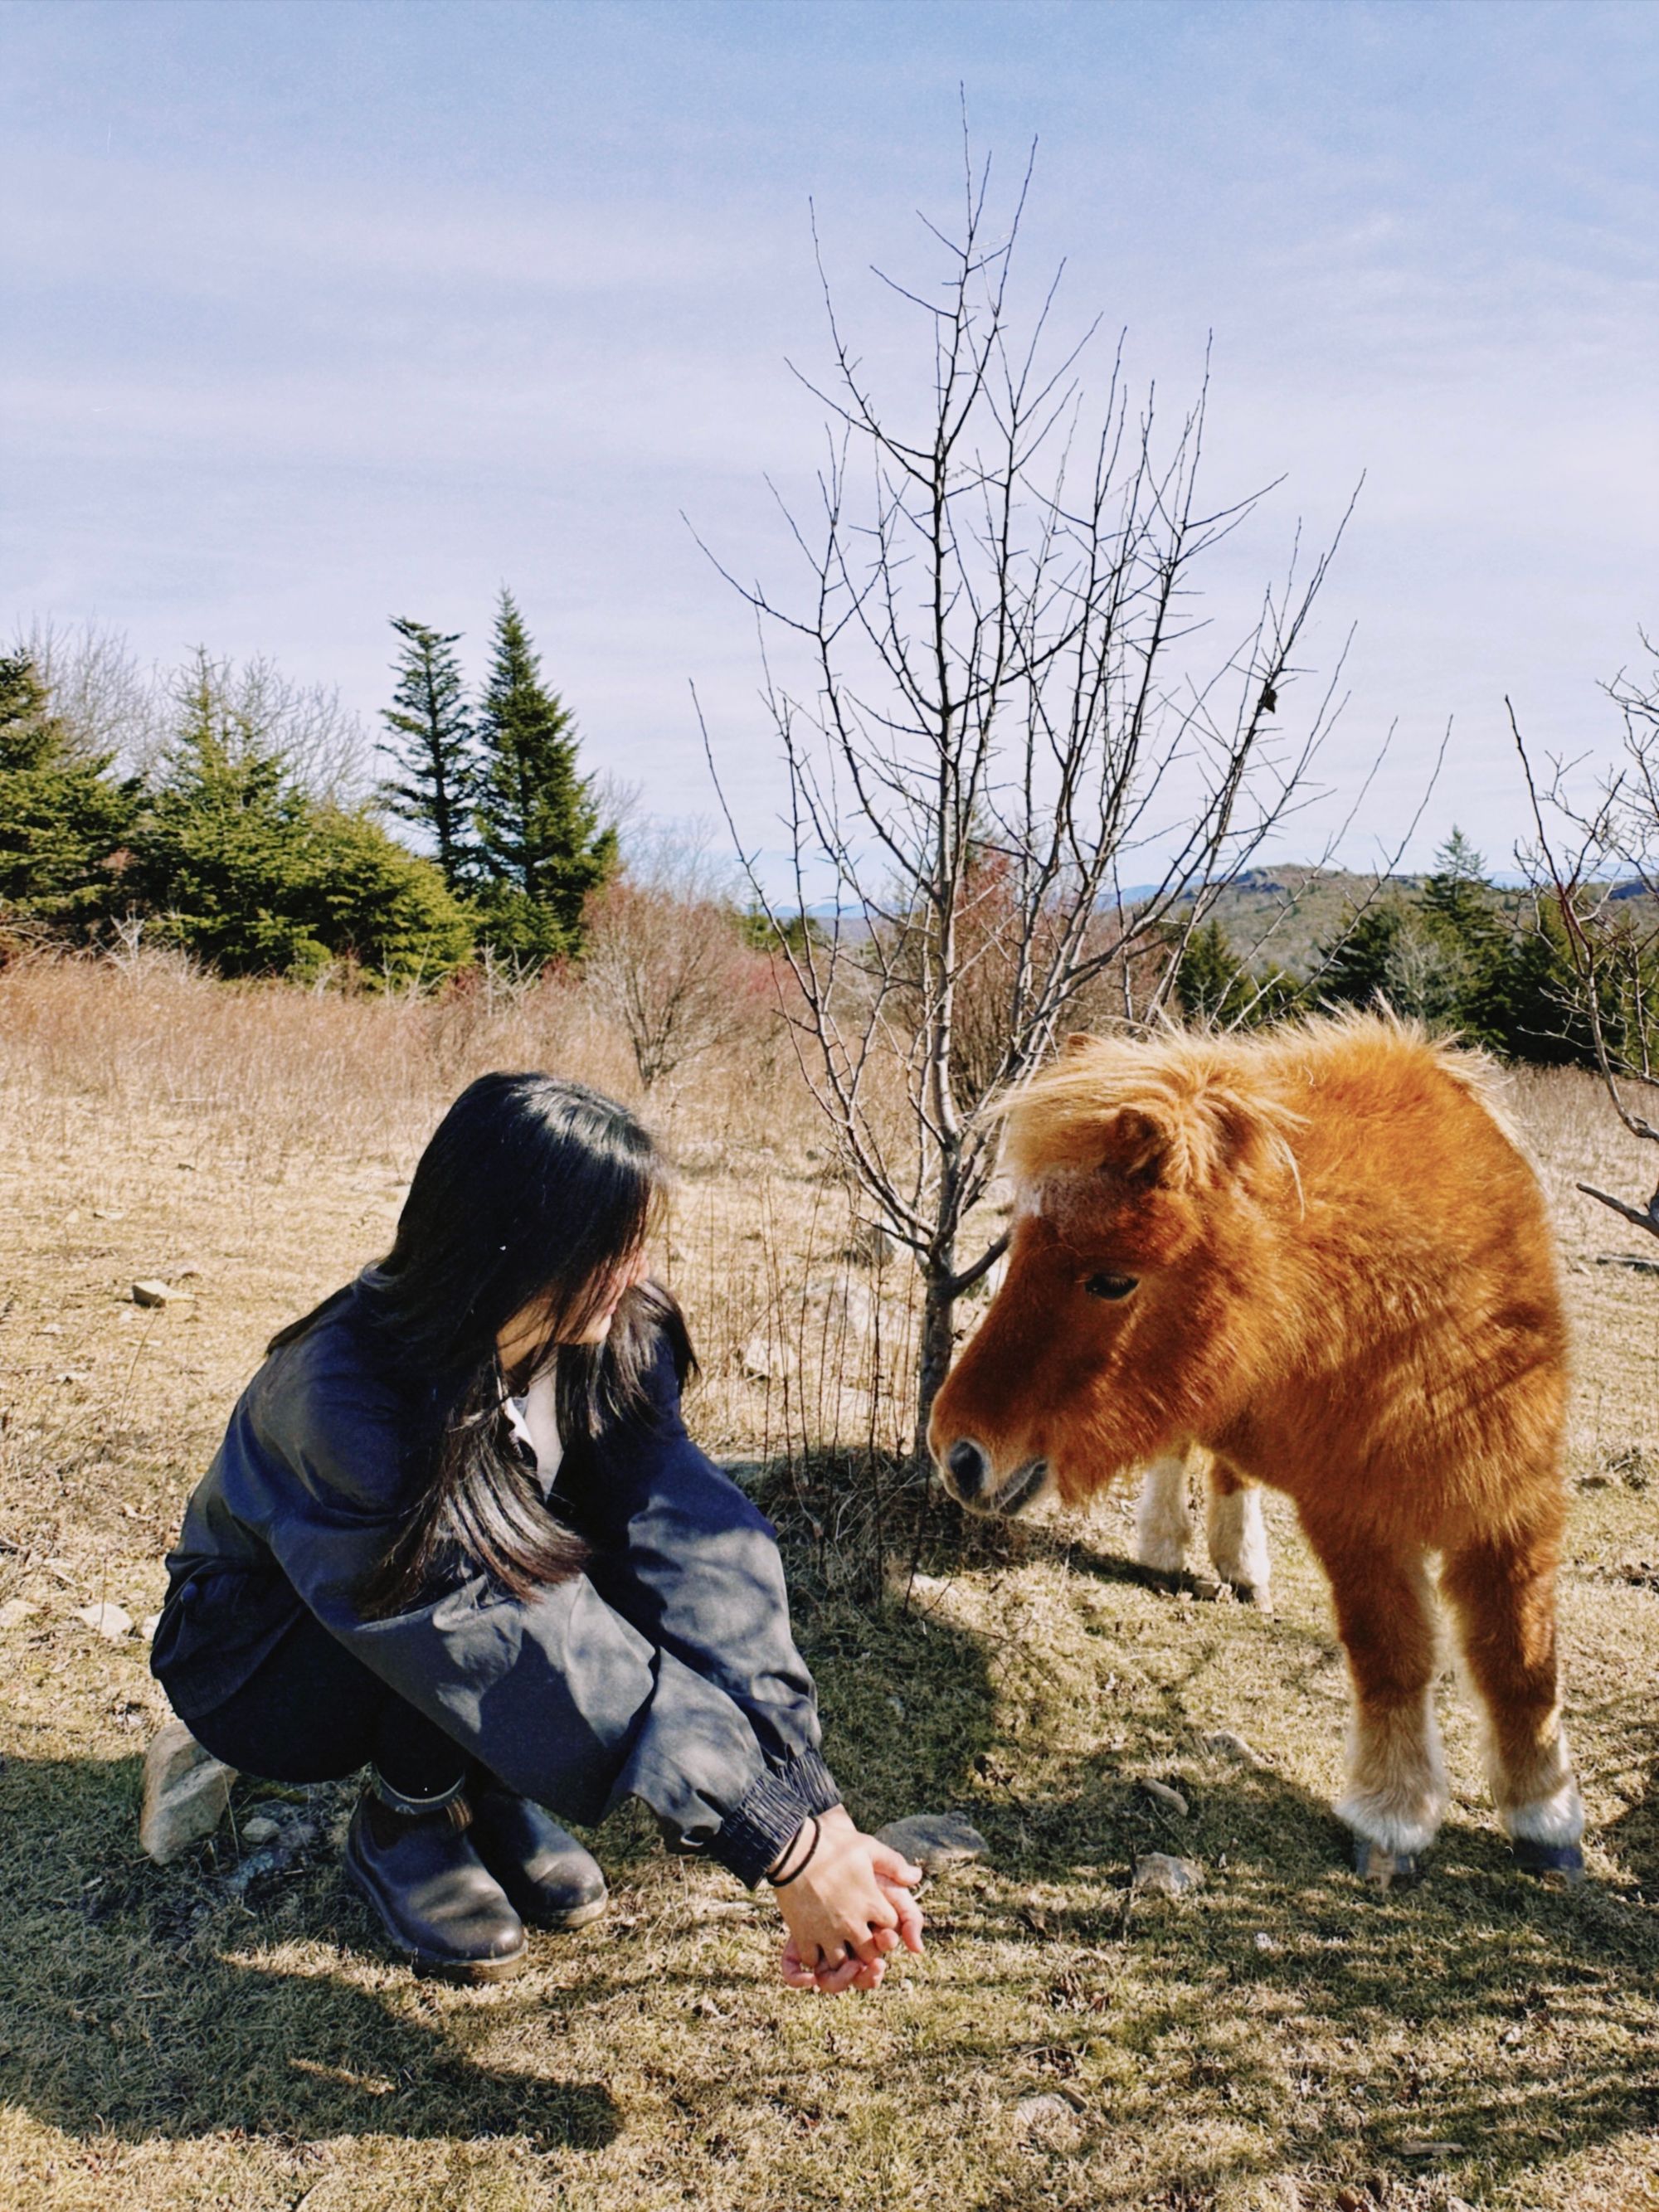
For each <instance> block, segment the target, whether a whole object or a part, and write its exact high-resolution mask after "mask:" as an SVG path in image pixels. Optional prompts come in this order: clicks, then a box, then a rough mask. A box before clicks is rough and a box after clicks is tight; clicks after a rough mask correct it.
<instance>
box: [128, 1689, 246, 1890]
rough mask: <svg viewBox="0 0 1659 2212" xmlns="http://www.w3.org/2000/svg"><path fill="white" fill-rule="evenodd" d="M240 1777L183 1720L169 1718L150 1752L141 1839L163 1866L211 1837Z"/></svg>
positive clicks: (157, 1861) (150, 1854) (141, 1821)
mask: <svg viewBox="0 0 1659 2212" xmlns="http://www.w3.org/2000/svg"><path fill="white" fill-rule="evenodd" d="M234 1779H235V1777H234V1773H233V1772H232V1771H231V1769H230V1768H229V1767H228V1766H225V1765H222V1764H221V1763H220V1761H219V1760H218V1759H215V1758H214V1756H213V1754H212V1753H211V1752H209V1751H206V1750H204V1748H203V1747H202V1746H201V1745H200V1744H199V1743H197V1741H196V1739H195V1737H194V1736H193V1735H191V1732H190V1730H189V1729H187V1728H186V1727H185V1724H184V1723H183V1722H182V1721H178V1720H174V1721H169V1722H168V1723H167V1726H166V1727H165V1728H164V1729H161V1731H160V1733H159V1734H158V1735H156V1736H155V1740H154V1741H152V1743H151V1744H150V1747H149V1750H148V1751H147V1752H146V1753H145V1754H144V1806H143V1813H142V1814H141V1815H140V1817H139V1821H138V1841H139V1843H140V1844H142V1845H143V1849H144V1850H146V1851H147V1852H148V1853H149V1857H151V1858H152V1859H154V1860H155V1863H156V1865H157V1866H166V1865H167V1863H169V1861H171V1860H173V1859H176V1858H177V1857H179V1853H180V1852H181V1851H185V1850H189V1848H190V1846H191V1844H197V1843H200V1841H201V1840H202V1838H203V1837H204V1836H210V1835H211V1834H212V1833H213V1832H214V1830H215V1829H216V1827H217V1826H218V1825H219V1823H220V1821H221V1820H222V1819H223V1818H224V1813H225V1808H226V1806H227V1805H228V1803H229V1802H230V1785H231V1784H232V1782H233V1781H234Z"/></svg>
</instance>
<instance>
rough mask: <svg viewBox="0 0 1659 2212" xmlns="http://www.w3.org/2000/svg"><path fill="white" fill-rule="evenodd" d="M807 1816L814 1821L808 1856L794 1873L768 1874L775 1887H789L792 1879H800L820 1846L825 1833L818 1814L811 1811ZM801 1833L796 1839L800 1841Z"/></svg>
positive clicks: (807, 1851) (768, 1878)
mask: <svg viewBox="0 0 1659 2212" xmlns="http://www.w3.org/2000/svg"><path fill="white" fill-rule="evenodd" d="M806 1817H807V1820H811V1823H812V1840H811V1843H810V1844H808V1845H807V1847H806V1857H805V1858H804V1859H803V1860H802V1861H801V1863H800V1864H799V1866H798V1867H796V1868H795V1869H793V1872H792V1873H789V1874H773V1875H768V1876H767V1877H766V1878H767V1880H768V1881H769V1882H770V1883H771V1885H772V1887H773V1888H774V1889H787V1887H789V1885H790V1883H791V1882H792V1881H799V1879H800V1877H801V1876H802V1875H804V1874H805V1871H806V1869H807V1868H808V1867H810V1866H811V1863H812V1854H813V1852H814V1851H816V1850H817V1847H818V1838H819V1837H820V1836H821V1835H822V1834H823V1829H822V1828H821V1827H820V1826H818V1820H817V1814H815V1813H809V1814H807V1816H806ZM801 1826H802V1827H805V1826H806V1821H805V1820H803V1821H802V1822H801ZM799 1840H800V1838H799V1833H797V1835H796V1837H795V1838H794V1841H795V1842H796V1843H799ZM791 1849H793V1844H792V1845H791ZM787 1856H788V1854H787V1852H786V1853H785V1857H787Z"/></svg>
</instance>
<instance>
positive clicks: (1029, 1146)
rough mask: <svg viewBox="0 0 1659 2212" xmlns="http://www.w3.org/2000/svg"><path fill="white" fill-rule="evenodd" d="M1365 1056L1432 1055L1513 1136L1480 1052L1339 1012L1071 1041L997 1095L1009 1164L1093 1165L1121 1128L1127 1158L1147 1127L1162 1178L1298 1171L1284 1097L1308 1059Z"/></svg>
mask: <svg viewBox="0 0 1659 2212" xmlns="http://www.w3.org/2000/svg"><path fill="white" fill-rule="evenodd" d="M1373 1054H1380V1055H1383V1056H1385V1057H1392V1056H1395V1055H1400V1056H1402V1057H1405V1058H1407V1059H1411V1060H1419V1062H1420V1060H1422V1059H1423V1058H1424V1057H1425V1056H1426V1057H1428V1058H1430V1059H1431V1060H1433V1062H1434V1064H1435V1065H1436V1066H1437V1067H1438V1068H1439V1069H1440V1071H1441V1072H1442V1073H1443V1074H1444V1075H1445V1076H1446V1077H1447V1078H1448V1079H1449V1080H1450V1081H1452V1082H1454V1083H1455V1084H1457V1085H1459V1086H1460V1088H1462V1089H1463V1090H1464V1091H1468V1092H1469V1093H1470V1095H1471V1096H1473V1097H1474V1098H1476V1099H1477V1100H1478V1101H1479V1103H1480V1104H1481V1105H1482V1106H1483V1107H1484V1108H1485V1109H1486V1111H1487V1112H1488V1113H1489V1114H1491V1115H1492V1118H1493V1119H1494V1120H1495V1121H1497V1122H1498V1125H1499V1127H1504V1128H1505V1133H1509V1132H1508V1130H1507V1127H1506V1122H1505V1116H1504V1114H1503V1111H1502V1109H1501V1108H1500V1106H1499V1105H1498V1101H1497V1100H1496V1098H1495V1097H1494V1096H1493V1092H1494V1091H1495V1089H1496V1087H1497V1083H1498V1075H1497V1071H1496V1070H1495V1069H1494V1067H1493V1066H1492V1062H1491V1061H1490V1060H1487V1059H1486V1055H1485V1054H1480V1053H1474V1052H1470V1051H1468V1050H1466V1049H1464V1048H1461V1047H1458V1046H1454V1045H1448V1044H1443V1043H1441V1042H1435V1041H1431V1040H1430V1039H1429V1038H1428V1037H1427V1036H1426V1035H1425V1033H1424V1031H1423V1030H1422V1029H1421V1028H1420V1027H1419V1025H1418V1024H1415V1023H1413V1022H1407V1021H1402V1020H1401V1019H1400V1018H1398V1017H1397V1016H1395V1015H1394V1014H1392V1013H1389V1012H1386V1011H1378V1012H1338V1013H1331V1014H1320V1015H1313V1016H1310V1017H1308V1018H1305V1019H1304V1020H1302V1021H1298V1022H1295V1023H1291V1024H1285V1025H1284V1026H1282V1027H1280V1028H1278V1029H1275V1030H1266V1031H1257V1032H1255V1033H1253V1034H1250V1033H1246V1034H1240V1033H1237V1032H1232V1033H1226V1032H1218V1031H1215V1030H1179V1029H1170V1030H1165V1031H1164V1032H1162V1033H1160V1034H1158V1035H1156V1036H1150V1037H1125V1036H1115V1037H1097V1036H1074V1037H1072V1038H1070V1039H1069V1040H1068V1041H1067V1042H1066V1046H1065V1047H1064V1048H1063V1049H1062V1050H1061V1052H1060V1054H1059V1056H1058V1057H1057V1058H1055V1059H1054V1060H1051V1061H1050V1062H1049V1063H1048V1066H1046V1067H1042V1068H1040V1069H1038V1071H1037V1072H1036V1074H1035V1075H1033V1076H1031V1077H1030V1078H1029V1079H1028V1080H1027V1081H1026V1082H1024V1084H1022V1085H1019V1087H1018V1089H1016V1090H1013V1091H1009V1092H1007V1093H1006V1095H1005V1096H1004V1097H1002V1098H1001V1099H1000V1100H999V1101H998V1102H997V1105H996V1109H995V1110H996V1112H997V1113H998V1114H999V1115H1000V1116H1001V1118H1002V1120H1003V1121H1004V1122H1005V1123H1006V1132H1007V1142H1006V1158H1007V1164H1008V1165H1009V1167H1010V1169H1011V1170H1012V1173H1013V1175H1014V1176H1015V1177H1016V1179H1017V1180H1018V1181H1020V1182H1035V1181H1037V1180H1039V1179H1041V1178H1042V1177H1044V1176H1048V1175H1050V1174H1053V1173H1054V1172H1056V1171H1058V1170H1072V1169H1078V1168H1081V1167H1085V1166H1087V1165H1091V1164H1096V1163H1097V1160H1098V1157H1099V1150H1100V1145H1101V1140H1102V1138H1103V1134H1104V1133H1106V1132H1108V1131H1110V1130H1116V1131H1118V1132H1123V1131H1126V1130H1127V1131H1128V1132H1129V1133H1130V1135H1129V1137H1128V1138H1127V1139H1120V1141H1119V1143H1118V1145H1117V1146H1116V1149H1117V1150H1119V1151H1120V1152H1121V1153H1122V1152H1125V1147H1126V1146H1127V1147H1128V1150H1127V1153H1126V1156H1125V1164H1127V1165H1129V1166H1131V1167H1133V1166H1134V1165H1136V1164H1138V1163H1137V1162H1136V1160H1135V1159H1134V1158H1133V1142H1134V1138H1133V1133H1134V1132H1136V1131H1137V1130H1139V1131H1141V1132H1142V1133H1144V1144H1145V1148H1146V1154H1147V1156H1148V1157H1150V1156H1151V1154H1152V1152H1154V1151H1157V1152H1160V1153H1161V1154H1162V1156H1163V1158H1164V1161H1165V1163H1166V1172H1167V1175H1168V1177H1169V1179H1170V1180H1171V1181H1173V1182H1182V1183H1187V1184H1201V1183H1205V1182H1213V1181H1215V1180H1216V1179H1217V1178H1218V1176H1220V1175H1221V1174H1223V1173H1224V1172H1225V1171H1227V1170H1228V1168H1229V1167H1230V1166H1231V1165H1232V1164H1240V1163H1243V1162H1244V1161H1248V1160H1249V1159H1251V1158H1255V1159H1256V1160H1258V1161H1260V1162H1261V1164H1264V1165H1266V1164H1270V1163H1271V1164H1276V1165H1277V1166H1278V1167H1279V1169H1281V1170H1285V1171H1287V1172H1288V1173H1289V1174H1290V1175H1291V1176H1292V1177H1294V1176H1296V1173H1297V1168H1296V1156H1295V1152H1294V1149H1293V1139H1294V1135H1295V1132H1296V1131H1297V1128H1298V1127H1300V1126H1301V1124H1302V1121H1303V1119H1304V1117H1303V1115H1301V1114H1299V1113H1298V1112H1297V1109H1296V1107H1295V1106H1294V1105H1293V1104H1292V1103H1291V1100H1292V1099H1293V1098H1294V1097H1295V1096H1296V1093H1297V1090H1298V1089H1299V1088H1300V1087H1301V1085H1302V1084H1303V1082H1304V1081H1305V1077H1306V1073H1307V1071H1308V1070H1309V1068H1310V1063H1317V1062H1320V1061H1323V1060H1328V1059H1330V1058H1333V1057H1334V1058H1339V1059H1366V1058H1370V1057H1371V1056H1372V1055H1373Z"/></svg>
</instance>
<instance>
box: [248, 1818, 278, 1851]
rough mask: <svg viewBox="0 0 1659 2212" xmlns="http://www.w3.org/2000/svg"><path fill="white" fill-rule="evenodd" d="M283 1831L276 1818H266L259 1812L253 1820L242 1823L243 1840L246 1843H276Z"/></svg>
mask: <svg viewBox="0 0 1659 2212" xmlns="http://www.w3.org/2000/svg"><path fill="white" fill-rule="evenodd" d="M281 1834H282V1830H281V1828H280V1827H278V1826H277V1824H276V1821H275V1820H266V1819H265V1818H264V1816H263V1815H261V1814H258V1813H256V1814H254V1816H253V1818H252V1820H244V1821H243V1823H242V1841H243V1842H244V1843H245V1844H274V1843H275V1842H276V1838H277V1837H278V1836H280V1835H281Z"/></svg>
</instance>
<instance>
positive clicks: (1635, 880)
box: [1504, 634, 1659, 1237]
mask: <svg viewBox="0 0 1659 2212" xmlns="http://www.w3.org/2000/svg"><path fill="white" fill-rule="evenodd" d="M1642 644H1643V647H1644V650H1645V651H1646V652H1647V653H1648V655H1649V657H1650V661H1651V662H1652V665H1651V667H1650V669H1649V670H1648V671H1647V673H1646V674H1645V676H1644V677H1640V678H1638V677H1633V676H1632V675H1631V674H1630V673H1629V671H1626V670H1621V671H1620V673H1619V674H1618V675H1617V676H1616V677H1614V678H1613V681H1612V683H1610V684H1607V685H1605V686H1604V687H1603V688H1604V690H1606V692H1607V696H1608V697H1609V698H1610V699H1611V700H1612V701H1613V704H1614V706H1615V707H1617V708H1618V709H1619V711H1620V717H1621V719H1622V720H1623V723H1624V733H1623V741H1622V744H1621V746H1620V757H1619V760H1618V762H1617V763H1616V765H1615V766H1613V768H1611V769H1608V770H1607V771H1606V772H1605V773H1603V774H1602V775H1600V776H1598V777H1596V778H1595V779H1594V780H1593V781H1591V782H1590V783H1589V785H1588V787H1585V786H1584V785H1583V783H1581V782H1580V781H1579V769H1580V768H1581V766H1582V763H1580V762H1578V761H1564V760H1561V759H1559V758H1558V757H1545V758H1544V759H1543V760H1542V761H1541V763H1540V765H1539V766H1538V767H1537V768H1534V763H1533V761H1532V758H1531V757H1530V755H1529V754H1528V750H1527V746H1526V742H1525V740H1524V739H1523V738H1522V734H1521V728H1520V725H1519V723H1518V721H1517V720H1516V713H1515V708H1514V707H1513V705H1512V704H1511V703H1510V701H1509V700H1507V699H1506V700H1505V701H1504V706H1505V708H1507V709H1508V712H1509V718H1510V732H1511V733H1512V734H1513V736H1514V738H1515V743H1516V750H1517V751H1518V752H1519V753H1520V756H1521V766H1522V773H1523V774H1524V775H1525V777H1526V780H1527V792H1528V797H1529V799H1531V802H1532V813H1533V821H1534V826H1535V830H1536V842H1534V844H1533V845H1532V846H1531V848H1528V849H1524V850H1523V851H1522V853H1521V854H1519V856H1518V857H1519V858H1520V859H1521V860H1522V864H1523V865H1524V866H1525V867H1526V869H1527V872H1528V877H1529V878H1530V881H1531V883H1532V886H1533V889H1534V891H1535V892H1536V893H1537V894H1538V895H1539V897H1540V900H1541V902H1542V903H1544V904H1545V905H1546V908H1547V911H1549V912H1551V913H1553V915H1554V916H1555V918H1556V920H1557V921H1558V922H1559V930H1560V942H1561V945H1562V946H1563V948H1564V950H1565V955H1566V964H1567V967H1568V969H1569V972H1570V976H1571V1007H1570V1012H1571V1013H1572V1014H1573V1015H1575V1016H1576V1017H1577V1024H1576V1025H1577V1027H1578V1028H1579V1029H1580V1030H1581V1031H1582V1033H1583V1035H1584V1036H1586V1037H1587V1038H1588V1040H1589V1046H1590V1050H1591V1055H1592V1057H1593V1059H1594V1060H1595V1066H1596V1068H1597V1070H1598V1072H1599V1073H1600V1075H1601V1081H1602V1085H1603V1086H1604V1087H1605V1089H1606V1091H1607V1097H1608V1098H1609V1099H1610V1100H1611V1102H1612V1104H1613V1111H1614V1113H1615V1114H1617V1115H1618V1116H1619V1119H1620V1121H1621V1122H1622V1123H1623V1124H1624V1126H1625V1127H1626V1129H1627V1130H1628V1131H1629V1132H1630V1133H1631V1135H1632V1137H1635V1138H1637V1139H1638V1140H1639V1141H1641V1142H1644V1143H1647V1144H1659V1127H1655V1125H1654V1122H1653V1121H1650V1119H1649V1118H1648V1114H1647V1113H1644V1112H1643V1111H1642V1110H1640V1109H1641V1107H1642V1106H1644V1105H1647V1106H1648V1108H1649V1111H1650V1112H1651V1111H1653V1110H1654V1109H1653V1108H1652V1106H1651V1105H1650V1098H1651V1096H1652V1094H1654V1093H1659V1061H1656V1038H1659V1002H1656V993H1659V647H1656V646H1655V644H1654V643H1653V641H1652V640H1650V638H1649V637H1648V636H1647V635H1645V634H1644V635H1643V637H1642ZM1552 824H1553V827H1552ZM1578 1188H1579V1189H1580V1190H1581V1191H1583V1194H1584V1195H1585V1196H1586V1197H1587V1198H1594V1199H1596V1200H1599V1201H1600V1202H1601V1205H1603V1206H1610V1207H1611V1208H1612V1210H1613V1212H1615V1213H1617V1214H1620V1215H1621V1216H1622V1217H1623V1218H1624V1219H1626V1221H1631V1222H1634V1223H1635V1225H1636V1226H1637V1227H1638V1229H1645V1230H1647V1231H1649V1232H1650V1235H1653V1236H1655V1237H1659V1188H1656V1190H1655V1191H1654V1194H1653V1195H1652V1197H1651V1198H1650V1199H1649V1200H1648V1202H1647V1204H1646V1206H1644V1207H1641V1208H1639V1209H1638V1207H1636V1206H1630V1205H1627V1204H1626V1201H1625V1200H1623V1199H1621V1198H1614V1197H1613V1196H1612V1195H1611V1194H1609V1193H1608V1192H1607V1191H1605V1190H1597V1189H1596V1188H1595V1186H1594V1185H1593V1184H1590V1183H1587V1182H1581V1183H1580V1184H1579V1185H1578Z"/></svg>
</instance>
